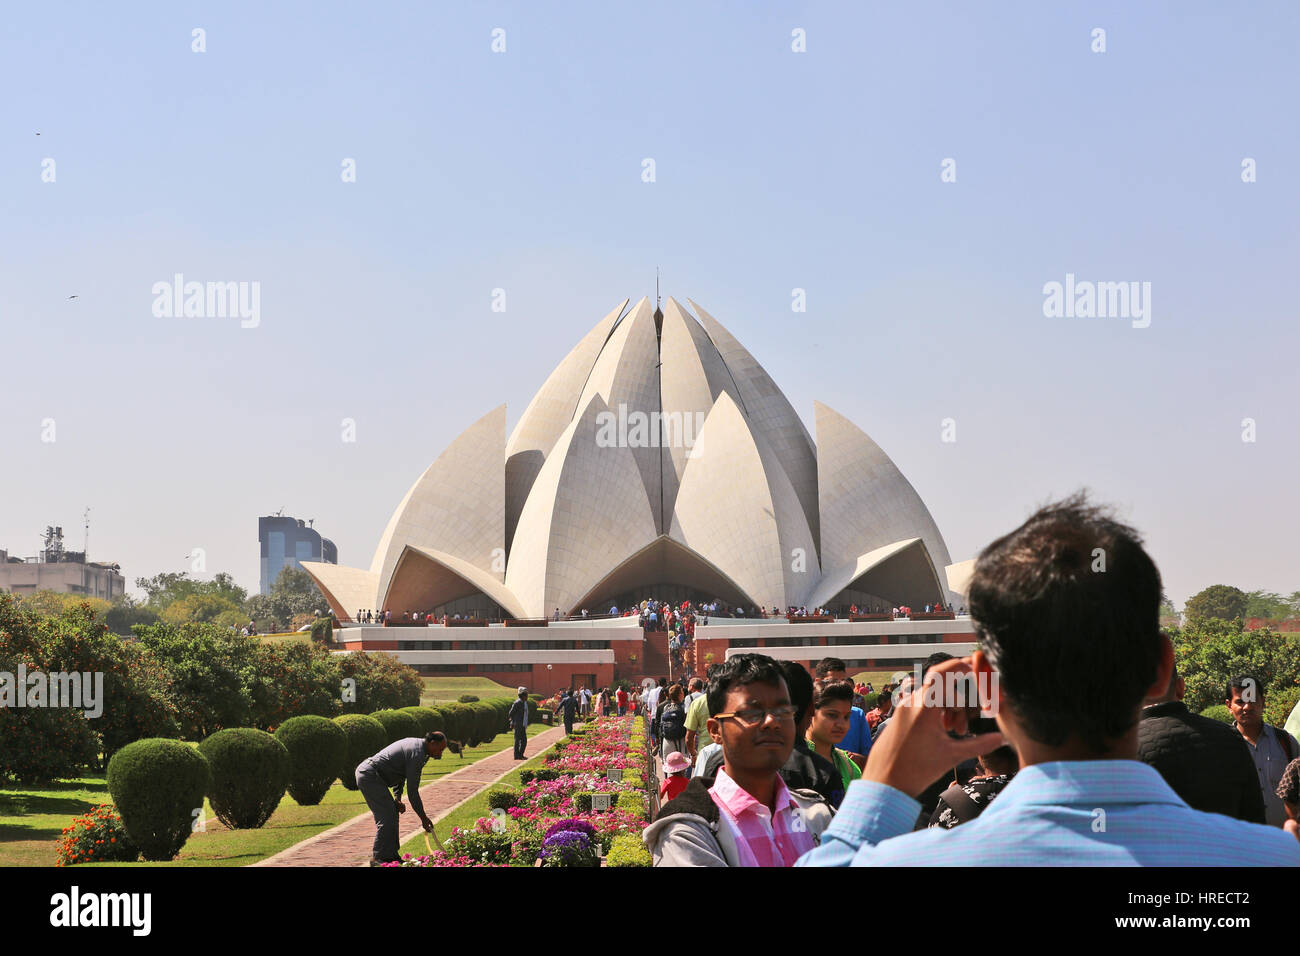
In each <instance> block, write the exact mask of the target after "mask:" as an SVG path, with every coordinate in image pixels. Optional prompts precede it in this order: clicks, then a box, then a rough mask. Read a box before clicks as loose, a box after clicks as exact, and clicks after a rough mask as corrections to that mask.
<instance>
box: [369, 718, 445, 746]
mask: <svg viewBox="0 0 1300 956" xmlns="http://www.w3.org/2000/svg"><path fill="white" fill-rule="evenodd" d="M370 716H371V717H373V718H375V720H377V721H379V722H380V723H381V724H383V725H384V733H385V734H386V735H387V736H388V743H390V744H392V743H396V742H397V741H399V740H404V739H405V738H407V737H423V736H424V734H422V733H420V726H419V724H417V723H416V722H415V718H414V717H412V716H411V715H410V714H409V713H408V712H406V711H404V710H377V711H375V712H374V713H373V714H371V715H370ZM453 739H454V738H453ZM387 745H388V744H385V745H384V746H387Z"/></svg>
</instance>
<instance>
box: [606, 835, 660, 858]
mask: <svg viewBox="0 0 1300 956" xmlns="http://www.w3.org/2000/svg"><path fill="white" fill-rule="evenodd" d="M605 865H606V866H654V857H652V856H651V855H650V851H649V850H647V849H646V845H645V844H644V843H642V842H641V838H640V837H639V836H637V835H636V834H635V833H620V834H618V835H617V836H615V837H614V839H613V841H612V842H611V844H610V848H609V853H608V854H607V855H606V856H605Z"/></svg>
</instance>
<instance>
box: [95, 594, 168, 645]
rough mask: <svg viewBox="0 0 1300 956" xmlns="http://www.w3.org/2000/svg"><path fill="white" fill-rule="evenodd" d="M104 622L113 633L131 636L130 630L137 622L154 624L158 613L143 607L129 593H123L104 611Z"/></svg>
mask: <svg viewBox="0 0 1300 956" xmlns="http://www.w3.org/2000/svg"><path fill="white" fill-rule="evenodd" d="M103 617H104V623H105V624H106V625H107V626H108V629H109V630H110V631H112V632H113V633H114V634H120V635H122V636H123V637H132V636H134V632H133V631H132V630H131V628H132V627H134V626H135V625H137V624H156V623H158V614H157V613H156V612H155V611H153V610H152V609H151V608H148V607H145V606H144V605H143V604H140V603H139V602H138V601H136V599H135V598H133V597H131V595H129V594H123V595H122V596H121V597H119V598H117V599H115V600H114V601H113V606H112V607H110V608H109V609H108V610H107V611H105V612H104V615H103Z"/></svg>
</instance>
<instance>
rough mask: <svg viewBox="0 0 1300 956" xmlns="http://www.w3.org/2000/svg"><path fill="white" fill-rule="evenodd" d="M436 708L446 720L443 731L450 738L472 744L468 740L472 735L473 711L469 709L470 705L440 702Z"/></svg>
mask: <svg viewBox="0 0 1300 956" xmlns="http://www.w3.org/2000/svg"><path fill="white" fill-rule="evenodd" d="M438 709H439V710H440V711H441V712H442V717H443V720H444V721H446V726H445V727H444V728H443V732H444V733H446V735H447V736H448V737H450V738H451V739H452V740H459V741H461V742H462V743H466V744H469V745H470V746H473V744H472V743H470V740H471V738H472V737H473V735H474V712H473V711H472V710H471V709H470V705H469V704H441V705H439V707H438Z"/></svg>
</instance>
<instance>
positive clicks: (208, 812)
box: [0, 724, 550, 867]
mask: <svg viewBox="0 0 1300 956" xmlns="http://www.w3.org/2000/svg"><path fill="white" fill-rule="evenodd" d="M549 729H550V728H549V727H548V726H546V725H545V724H533V725H532V726H530V727H529V728H528V734H529V736H534V735H536V734H540V733H542V732H543V731H546V730H549ZM513 745H514V735H513V734H510V733H504V734H498V735H497V736H496V738H495V739H494V740H493V741H492V742H491V743H490V744H483V745H482V746H479V747H471V748H469V749H467V750H466V752H465V755H464V756H463V757H457V756H456V755H455V754H452V753H446V754H444V755H443V758H442V759H441V760H430V761H429V762H428V763H426V764H425V766H424V773H423V774H422V775H421V777H420V780H421V782H422V784H428V783H432V782H433V781H435V780H437V779H438V778H440V777H443V776H446V775H447V774H449V773H451V772H452V771H455V770H459V769H461V768H462V767H466V766H469V765H470V764H471V763H473V762H474V761H476V760H479V759H481V758H483V757H487V756H490V755H492V754H494V753H498V752H500V751H502V750H505V749H507V748H510V747H512V746H513ZM517 781H518V777H516V782H517ZM111 802H112V797H111V796H109V793H108V788H107V786H106V785H105V782H104V775H103V774H91V775H87V776H86V777H83V778H81V779H79V780H75V781H64V782H60V783H57V784H53V785H48V786H44V787H41V788H40V789H27V790H24V789H0V867H7V866H53V865H54V854H55V846H56V844H57V842H58V839H59V837H60V836H61V834H62V831H63V828H64V827H65V826H68V825H69V824H70V823H71V822H72V818H73V817H76V816H80V815H81V814H83V813H85V812H87V811H88V810H90V809H91V808H92V807H93V806H95V805H97V804H101V803H111ZM368 812H369V810H368V809H367V807H366V801H365V799H364V798H363V797H362V796H361V794H360V793H359V792H358V791H355V790H347V789H345V788H344V787H343V785H342V784H340V783H337V782H336V783H335V784H334V786H332V787H331V788H330V790H329V792H328V793H327V794H326V795H325V799H324V800H322V801H321V802H320V804H318V805H317V806H314V807H300V806H298V804H296V803H294V801H293V798H292V797H290V796H289V795H288V794H287V793H286V794H285V795H284V798H283V799H282V800H281V801H280V806H279V808H278V809H277V810H276V811H275V813H274V814H273V815H272V816H271V819H270V820H268V821H267V823H266V825H265V826H264V827H262V828H261V829H258V830H227V829H226V828H225V826H223V825H222V823H221V821H220V820H218V819H217V817H216V815H215V814H214V813H213V812H212V807H211V805H210V804H208V803H207V801H204V816H205V817H206V827H207V828H206V830H205V831H204V832H201V833H194V834H192V835H191V836H190V838H189V840H187V841H186V843H185V846H184V847H183V848H182V849H181V852H180V856H178V857H177V858H176V859H175V860H172V861H170V862H167V863H143V862H142V863H134V864H132V863H91V864H83V865H86V866H247V865H248V864H249V863H256V862H257V861H258V860H262V859H265V858H266V857H268V856H271V855H273V854H275V853H279V852H280V851H281V850H285V849H288V848H289V847H291V846H293V845H294V844H295V843H299V842H301V841H303V840H306V839H307V838H308V837H313V836H315V835H316V834H318V833H320V832H322V831H323V830H328V829H329V828H330V827H333V826H337V825H338V824H340V823H346V822H347V821H348V820H350V819H352V818H353V817H355V816H357V815H358V814H361V813H368ZM472 822H473V821H471V823H472ZM449 832H450V831H449ZM421 842H423V841H421Z"/></svg>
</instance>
